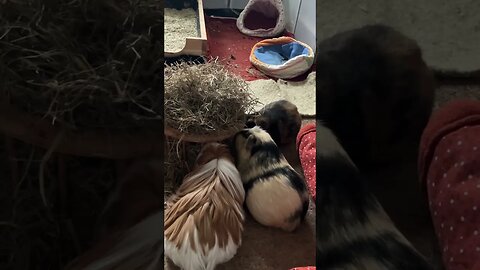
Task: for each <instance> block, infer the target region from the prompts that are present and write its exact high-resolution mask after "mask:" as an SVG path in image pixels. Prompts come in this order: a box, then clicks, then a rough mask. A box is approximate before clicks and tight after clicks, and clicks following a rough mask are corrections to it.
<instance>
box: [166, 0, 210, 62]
mask: <svg viewBox="0 0 480 270" xmlns="http://www.w3.org/2000/svg"><path fill="white" fill-rule="evenodd" d="M197 1H198V22H199V28H200V37H187V39H186V43H185V47H183V49H182V50H181V51H179V52H164V55H165V57H175V56H180V55H198V56H203V55H206V54H207V50H208V44H207V29H206V27H205V13H204V11H203V0H197Z"/></svg>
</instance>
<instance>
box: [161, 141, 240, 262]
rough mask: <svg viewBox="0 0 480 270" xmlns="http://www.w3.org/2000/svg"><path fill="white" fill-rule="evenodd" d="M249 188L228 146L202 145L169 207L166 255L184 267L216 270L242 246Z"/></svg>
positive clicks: (166, 228)
mask: <svg viewBox="0 0 480 270" xmlns="http://www.w3.org/2000/svg"><path fill="white" fill-rule="evenodd" d="M244 199H245V191H244V189H243V186H242V181H241V179H240V175H239V172H238V170H237V168H236V167H235V164H234V161H233V157H232V155H231V154H230V151H229V149H228V146H227V145H224V144H218V143H210V144H207V145H205V146H204V147H203V149H202V150H201V152H200V154H199V156H198V157H197V160H196V164H195V167H194V169H193V171H192V172H191V173H189V174H188V175H187V176H186V177H185V179H184V181H183V183H182V185H181V186H180V187H179V189H178V190H177V191H176V193H175V194H174V195H172V197H171V198H170V199H169V202H168V204H167V205H168V206H167V209H166V210H165V227H164V230H165V232H164V237H165V240H164V241H165V255H166V256H167V257H168V258H170V259H171V260H172V261H173V263H174V264H176V265H177V266H179V267H181V268H182V269H185V270H198V269H205V270H213V269H215V267H216V266H217V265H218V264H221V263H224V262H227V261H229V260H230V259H231V258H232V257H233V256H234V255H235V254H236V252H237V249H238V247H239V246H240V245H241V241H242V240H241V239H242V233H243V223H244V211H243V203H244Z"/></svg>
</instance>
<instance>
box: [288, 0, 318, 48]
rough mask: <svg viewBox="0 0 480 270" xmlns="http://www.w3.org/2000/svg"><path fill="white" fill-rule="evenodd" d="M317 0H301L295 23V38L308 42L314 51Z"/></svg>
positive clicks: (315, 44) (315, 45) (315, 46)
mask: <svg viewBox="0 0 480 270" xmlns="http://www.w3.org/2000/svg"><path fill="white" fill-rule="evenodd" d="M315 2H316V1H313V0H301V2H300V11H299V13H298V14H299V15H298V18H297V23H296V25H295V30H294V34H295V39H297V40H300V41H303V42H305V43H307V44H308V45H309V46H310V47H312V49H313V51H314V52H315V51H316V48H317V43H316V33H317V31H316V25H317V23H316V19H317V15H316V10H317V8H316V3H315Z"/></svg>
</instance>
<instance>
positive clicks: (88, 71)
mask: <svg viewBox="0 0 480 270" xmlns="http://www.w3.org/2000/svg"><path fill="white" fill-rule="evenodd" d="M162 24H163V5H162V1H160V0H142V1H134V0H119V1H117V0H97V1H88V0H71V1H55V0H53V1H43V0H18V1H9V0H7V1H1V2H0V52H1V53H0V99H3V100H7V101H8V102H9V103H11V104H13V105H15V106H17V107H19V108H20V109H21V110H23V111H26V112H28V113H31V114H34V115H38V116H40V117H44V118H47V119H49V120H51V122H52V123H54V122H57V121H58V122H62V123H63V124H65V125H67V126H69V127H71V128H110V129H115V128H134V127H139V126H142V127H144V126H148V127H152V128H158V129H161V125H160V124H159V123H161V121H162V114H163V111H162V109H161V108H162V105H163V95H162V91H161V82H162V75H161V70H162V68H163V51H162V47H163V25H162ZM159 126H160V127H159Z"/></svg>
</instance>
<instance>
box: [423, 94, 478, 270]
mask: <svg viewBox="0 0 480 270" xmlns="http://www.w3.org/2000/svg"><path fill="white" fill-rule="evenodd" d="M465 112H468V113H465ZM419 165H420V174H421V181H423V183H424V184H425V185H426V189H427V192H428V198H429V205H430V211H431V215H432V219H433V223H434V226H435V231H436V234H437V236H438V239H439V241H440V246H441V249H442V254H443V255H442V257H443V261H444V265H445V267H446V269H447V270H476V269H480V102H474V101H456V102H452V103H450V104H448V105H445V106H444V107H443V108H441V109H440V110H439V111H438V112H436V113H435V114H434V115H433V116H432V118H431V120H430V123H429V124H428V126H427V128H426V129H425V132H424V135H423V137H422V143H421V149H420V160H419Z"/></svg>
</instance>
